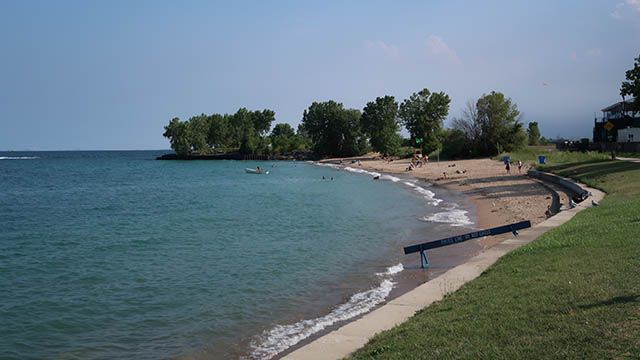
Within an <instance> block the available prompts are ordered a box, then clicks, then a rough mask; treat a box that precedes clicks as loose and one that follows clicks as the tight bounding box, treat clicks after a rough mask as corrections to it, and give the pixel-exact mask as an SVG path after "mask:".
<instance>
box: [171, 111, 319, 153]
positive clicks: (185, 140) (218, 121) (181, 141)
mask: <svg viewBox="0 0 640 360" xmlns="http://www.w3.org/2000/svg"><path fill="white" fill-rule="evenodd" d="M274 120H275V112H274V111H273V110H269V109H265V110H262V111H249V110H247V109H246V108H241V109H239V110H238V111H237V112H236V113H235V114H224V115H221V114H212V115H205V114H201V115H197V116H193V117H191V118H189V120H186V121H181V120H180V119H179V118H173V119H172V120H171V121H170V122H169V124H168V125H167V126H165V128H164V129H165V132H164V134H163V135H164V136H165V137H167V138H168V139H169V142H170V143H171V148H172V149H173V150H174V151H175V152H176V153H177V154H178V155H187V154H211V153H214V152H231V151H239V152H240V153H242V154H261V155H266V154H272V153H287V152H292V151H294V150H298V149H302V150H304V149H306V148H308V147H309V144H308V141H307V140H306V139H305V138H304V137H303V136H300V135H298V134H296V132H295V131H294V130H293V128H292V127H291V125H289V124H286V123H283V124H277V125H276V126H275V127H274V128H273V131H272V132H271V134H270V135H269V129H270V128H271V123H272V122H273V121H274Z"/></svg>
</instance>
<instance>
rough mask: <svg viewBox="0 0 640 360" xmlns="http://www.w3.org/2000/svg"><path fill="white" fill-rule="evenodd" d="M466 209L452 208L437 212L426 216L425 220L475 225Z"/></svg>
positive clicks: (458, 224) (455, 224)
mask: <svg viewBox="0 0 640 360" xmlns="http://www.w3.org/2000/svg"><path fill="white" fill-rule="evenodd" d="M467 213H468V212H467V211H466V210H460V209H451V210H449V211H446V212H439V213H435V214H433V215H431V216H425V217H423V218H422V219H423V220H424V221H430V222H437V223H445V224H451V226H467V225H473V222H472V221H471V219H469V217H468V216H467Z"/></svg>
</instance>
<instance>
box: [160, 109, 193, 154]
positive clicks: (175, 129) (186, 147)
mask: <svg viewBox="0 0 640 360" xmlns="http://www.w3.org/2000/svg"><path fill="white" fill-rule="evenodd" d="M162 136H164V137H166V138H168V139H169V143H170V144H171V149H173V151H175V152H176V154H178V155H187V154H189V152H190V151H191V146H190V144H189V138H188V133H187V124H185V123H184V122H182V121H180V118H177V117H175V118H173V119H171V121H170V122H169V124H168V125H167V126H165V127H164V134H162Z"/></svg>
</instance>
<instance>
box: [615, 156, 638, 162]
mask: <svg viewBox="0 0 640 360" xmlns="http://www.w3.org/2000/svg"><path fill="white" fill-rule="evenodd" d="M616 160H622V161H631V162H634V163H640V158H627V157H617V156H616Z"/></svg>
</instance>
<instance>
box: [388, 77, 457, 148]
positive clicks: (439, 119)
mask: <svg viewBox="0 0 640 360" xmlns="http://www.w3.org/2000/svg"><path fill="white" fill-rule="evenodd" d="M450 102H451V99H450V98H449V95H447V94H445V93H444V92H438V93H431V92H430V91H429V90H428V89H426V88H425V89H422V90H421V91H420V92H418V93H413V94H412V95H411V96H410V97H409V98H408V99H406V100H405V101H403V102H402V104H401V105H400V111H399V113H398V114H399V117H400V119H401V120H402V123H403V124H404V126H405V127H406V128H407V130H408V131H409V133H410V134H411V138H412V140H413V141H414V143H417V144H419V145H420V147H421V148H422V150H423V151H424V150H425V149H426V150H427V151H429V152H430V151H434V150H436V149H438V148H440V146H441V141H442V125H443V122H444V119H445V118H446V117H447V115H448V114H449V103H450Z"/></svg>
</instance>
